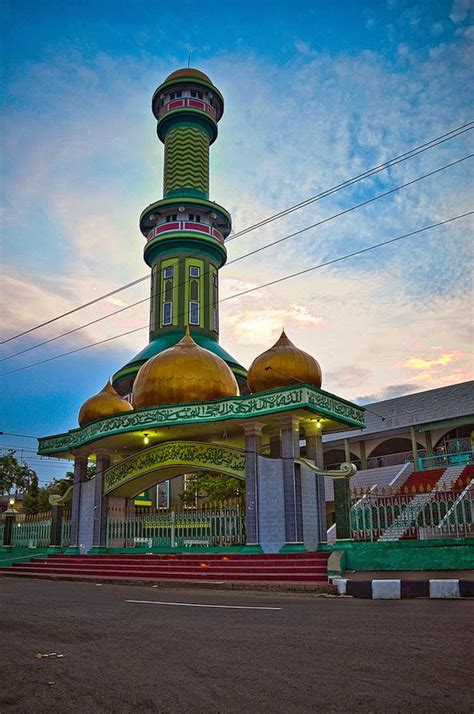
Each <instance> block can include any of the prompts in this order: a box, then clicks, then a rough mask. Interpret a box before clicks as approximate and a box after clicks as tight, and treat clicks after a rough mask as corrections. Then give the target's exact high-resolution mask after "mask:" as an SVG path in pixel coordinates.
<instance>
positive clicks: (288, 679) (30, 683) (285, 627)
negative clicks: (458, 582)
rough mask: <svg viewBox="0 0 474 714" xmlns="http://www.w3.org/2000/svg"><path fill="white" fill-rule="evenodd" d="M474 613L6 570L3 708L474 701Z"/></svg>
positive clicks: (0, 670)
mask: <svg viewBox="0 0 474 714" xmlns="http://www.w3.org/2000/svg"><path fill="white" fill-rule="evenodd" d="M127 600H140V601H143V600H148V601H150V600H151V601H161V602H167V603H188V604H200V605H209V604H212V605H220V606H227V607H188V606H179V605H174V604H173V605H165V604H162V605H159V604H147V603H143V602H138V603H137V602H127ZM228 606H232V607H228ZM241 608H245V609H241ZM250 608H279V609H250ZM473 616H474V601H471V600H462V601H434V600H404V601H370V600H353V599H349V598H339V599H337V598H324V599H323V598H315V597H314V596H312V595H307V594H287V593H252V592H229V591H227V592H218V591H209V590H206V591H202V590H191V589H190V590H171V589H168V588H167V589H154V588H151V587H131V586H117V585H102V586H97V585H95V584H93V583H73V582H52V581H40V580H23V579H20V578H18V579H16V578H0V712H2V714H3V713H4V712H34V713H35V714H37V713H41V712H67V713H72V712H89V713H94V714H96V713H98V712H137V711H139V712H170V713H174V712H179V713H180V714H186V713H187V712H193V713H200V712H206V713H207V712H251V713H253V712H266V713H267V712H270V713H271V712H285V714H286V713H291V712H317V713H319V712H321V713H323V712H324V713H326V712H345V713H350V712H358V711H360V712H363V713H364V714H367V712H376V713H377V714H379V713H381V712H403V713H404V714H407V713H409V712H417V713H418V714H419V713H420V712H446V711H449V712H450V713H451V712H469V714H472V712H473V711H474V696H473V695H472V682H473V681H474V677H473V671H472V670H473V668H472V662H473V659H474V658H473V654H474V652H473V644H472V623H473V621H474V617H473ZM50 652H56V653H58V654H62V655H64V656H63V657H62V658H56V657H50V658H43V659H37V658H36V657H35V655H36V654H38V653H50Z"/></svg>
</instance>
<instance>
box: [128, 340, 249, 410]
mask: <svg viewBox="0 0 474 714" xmlns="http://www.w3.org/2000/svg"><path fill="white" fill-rule="evenodd" d="M238 394H239V387H238V385H237V381H236V379H235V377H234V375H233V373H232V371H231V370H230V368H229V367H228V366H227V364H226V363H225V362H224V360H223V359H221V358H220V357H218V356H217V355H215V354H213V353H212V352H209V350H205V349H204V348H203V347H199V345H197V344H196V343H195V342H194V340H193V338H192V337H191V335H190V334H189V329H188V328H186V334H185V336H184V337H183V339H182V340H180V341H179V342H178V343H177V344H176V345H173V347H169V348H168V349H167V350H164V351H163V352H160V353H159V354H157V355H155V356H154V357H152V358H151V359H149V360H148V361H147V362H145V364H144V365H142V366H141V367H140V370H139V372H138V374H137V376H136V378H135V382H134V384H133V391H132V403H133V406H134V408H135V409H139V408H140V407H152V406H155V405H157V404H179V403H181V402H204V401H208V400H210V399H224V398H225V397H236V396H237V395H238Z"/></svg>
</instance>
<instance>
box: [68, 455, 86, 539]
mask: <svg viewBox="0 0 474 714" xmlns="http://www.w3.org/2000/svg"><path fill="white" fill-rule="evenodd" d="M86 480H87V454H85V453H84V452H77V453H75V454H74V480H73V489H72V505H71V546H70V547H71V548H79V514H80V510H81V483H82V482H83V481H86Z"/></svg>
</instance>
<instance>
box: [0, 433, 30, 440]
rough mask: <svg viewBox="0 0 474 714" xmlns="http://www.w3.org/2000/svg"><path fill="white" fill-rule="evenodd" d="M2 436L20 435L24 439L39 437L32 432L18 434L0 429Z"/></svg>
mask: <svg viewBox="0 0 474 714" xmlns="http://www.w3.org/2000/svg"><path fill="white" fill-rule="evenodd" d="M0 436H19V437H20V438H22V439H37V438H38V437H37V436H32V435H31V434H16V433H15V432H12V431H0Z"/></svg>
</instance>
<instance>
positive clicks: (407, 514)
mask: <svg viewBox="0 0 474 714" xmlns="http://www.w3.org/2000/svg"><path fill="white" fill-rule="evenodd" d="M463 470H464V466H452V467H450V468H447V469H436V470H432V471H426V472H423V471H415V472H413V473H412V474H411V476H409V478H408V480H407V481H406V483H405V485H404V488H405V486H408V487H409V488H411V487H413V486H414V487H415V488H416V486H417V485H418V486H419V485H420V484H423V485H425V486H426V485H428V484H429V485H430V486H431V487H432V488H433V487H434V486H436V484H438V483H442V482H443V481H444V482H446V484H449V483H451V482H452V481H456V480H457V479H458V478H459V476H460V475H461V473H462V472H463ZM422 476H423V479H422V480H421V477H422ZM431 498H432V494H431V493H429V492H428V493H420V494H419V495H417V496H413V498H412V499H411V501H410V503H409V504H408V505H407V506H406V508H405V509H404V511H403V513H401V514H400V515H399V516H398V518H397V519H396V520H395V521H394V522H393V523H392V525H391V526H390V527H389V528H387V530H386V531H384V533H382V535H381V536H380V538H379V541H396V540H400V539H401V538H402V537H403V536H404V534H405V533H406V531H407V530H408V529H409V528H411V526H412V525H413V524H414V523H415V521H416V519H417V518H418V515H419V514H420V513H421V511H422V510H423V509H424V507H425V506H426V505H427V504H428V503H429V502H430V501H431Z"/></svg>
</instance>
